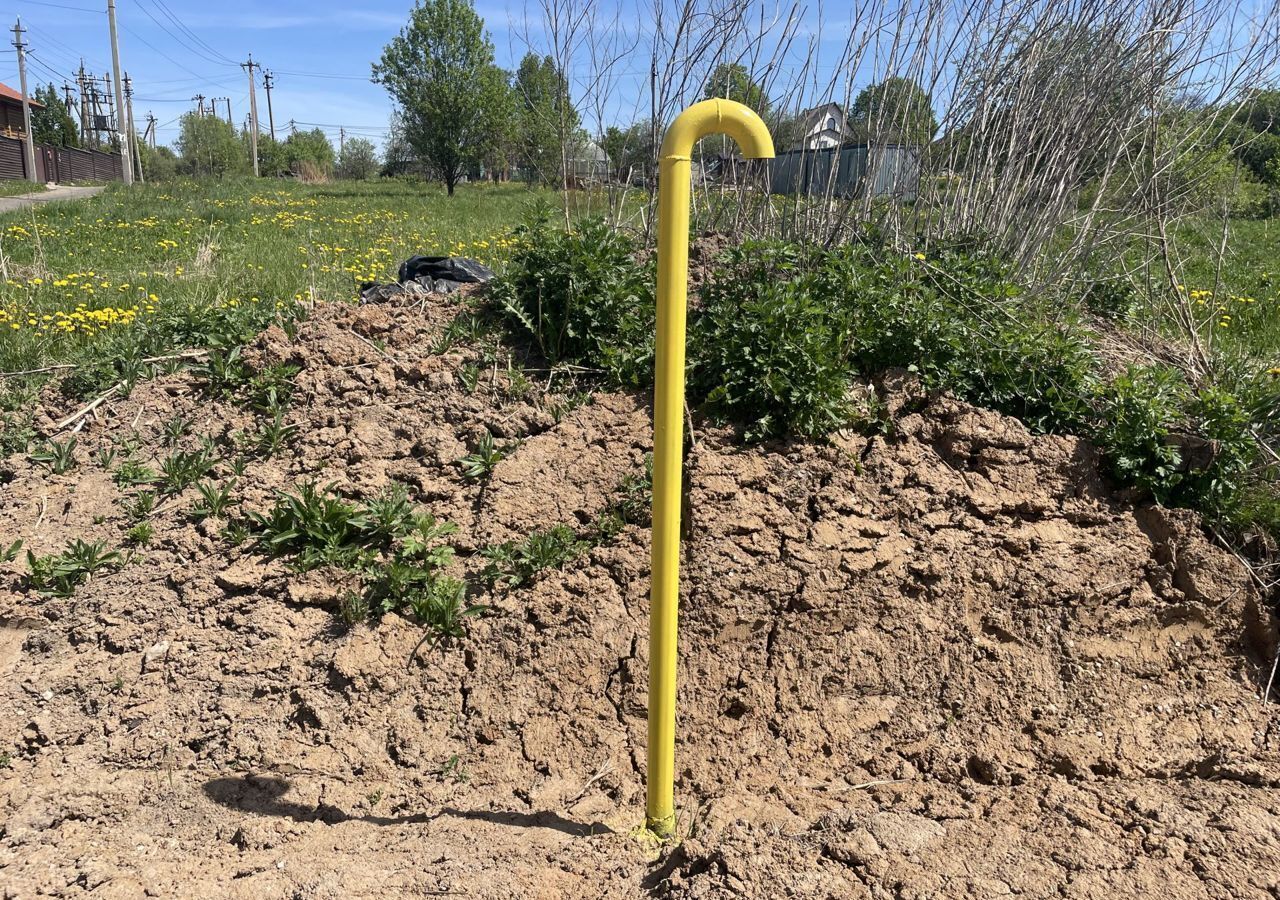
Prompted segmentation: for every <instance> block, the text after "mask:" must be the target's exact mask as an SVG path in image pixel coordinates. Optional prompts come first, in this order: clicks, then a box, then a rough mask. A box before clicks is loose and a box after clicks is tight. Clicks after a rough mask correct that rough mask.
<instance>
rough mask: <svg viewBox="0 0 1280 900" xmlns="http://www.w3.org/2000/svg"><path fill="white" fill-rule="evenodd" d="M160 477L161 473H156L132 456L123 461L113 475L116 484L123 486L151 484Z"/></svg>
mask: <svg viewBox="0 0 1280 900" xmlns="http://www.w3.org/2000/svg"><path fill="white" fill-rule="evenodd" d="M158 478H159V475H157V474H156V471H155V470H154V469H152V468H151V467H150V466H147V465H144V464H143V463H141V462H139V461H138V460H136V459H134V458H133V457H132V456H130V457H129V458H127V459H126V460H125V461H124V462H122V463H121V464H120V468H118V469H116V471H115V474H114V475H112V476H111V479H112V481H114V482H115V483H116V486H117V487H121V488H125V487H132V486H134V485H138V484H151V483H152V482H154V481H156V480H157V479H158Z"/></svg>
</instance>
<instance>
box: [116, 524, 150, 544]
mask: <svg viewBox="0 0 1280 900" xmlns="http://www.w3.org/2000/svg"><path fill="white" fill-rule="evenodd" d="M155 536H156V529H155V526H154V525H152V524H151V523H150V522H139V523H138V524H136V525H134V526H133V527H131V528H130V529H129V530H128V531H126V532H125V533H124V539H125V540H126V541H128V542H129V543H131V544H138V545H140V546H145V545H147V544H150V543H151V541H152V539H153V538H155Z"/></svg>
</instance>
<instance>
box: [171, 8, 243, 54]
mask: <svg viewBox="0 0 1280 900" xmlns="http://www.w3.org/2000/svg"><path fill="white" fill-rule="evenodd" d="M151 2H152V3H153V4H154V5H155V6H156V8H157V9H159V10H160V12H161V13H163V14H164V16H165V17H166V18H167V19H168V20H169V21H170V22H172V23H173V24H174V25H177V26H178V29H179V30H180V31H182V32H184V33H185V34H187V35H188V36H189V37H190V38H191V39H192V40H193V41H195V42H196V44H198V45H199V46H201V47H203V48H204V49H205V50H207V51H209V53H211V54H213V56H214V57H215V59H214V60H213V61H214V62H221V63H222V64H223V65H229V66H235V65H239V63H237V62H236V61H235V60H233V59H231V57H229V56H224V55H223V54H222V53H221V52H219V51H218V50H215V49H214V48H213V47H212V46H210V44H209V43H208V42H207V41H205V39H204V38H202V37H200V35H198V34H196V33H195V32H194V31H192V30H191V29H190V28H188V27H187V25H186V23H185V22H183V21H182V20H181V19H179V18H178V17H177V16H176V15H174V13H173V10H171V9H169V7H168V5H167V4H166V3H165V2H164V0H151Z"/></svg>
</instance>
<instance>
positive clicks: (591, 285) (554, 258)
mask: <svg viewBox="0 0 1280 900" xmlns="http://www.w3.org/2000/svg"><path fill="white" fill-rule="evenodd" d="M516 240H517V242H518V244H517V245H518V247H519V249H518V250H517V251H516V252H515V253H514V254H513V256H512V259H511V263H510V265H509V267H508V268H507V271H506V274H505V275H504V276H503V277H502V278H500V279H498V280H497V281H496V282H495V283H494V284H493V286H492V289H491V296H492V297H493V300H494V303H495V305H496V308H497V310H498V311H499V313H500V314H501V315H502V317H503V318H504V319H505V320H506V322H507V323H508V325H509V326H510V327H511V328H512V329H513V330H514V331H516V332H517V333H523V334H525V335H527V336H528V337H530V338H532V339H533V341H534V343H535V344H536V345H537V347H538V350H539V351H540V352H541V353H542V355H543V356H544V357H545V358H546V359H547V361H548V362H550V363H552V364H553V365H554V364H556V363H559V362H566V361H576V362H580V363H582V364H583V365H585V366H589V367H591V368H594V369H598V370H600V371H601V372H602V373H603V374H604V375H605V377H606V378H607V379H608V380H609V381H610V382H611V383H613V384H616V385H620V386H634V387H639V386H642V385H644V384H647V383H648V382H649V381H651V380H652V377H653V374H652V373H653V341H654V321H655V308H656V307H655V302H654V288H653V270H652V268H651V267H649V266H647V265H646V266H641V265H637V264H636V262H635V255H636V249H637V248H636V246H635V244H634V243H633V242H632V241H631V239H630V238H628V237H627V236H626V235H625V234H623V233H622V232H620V231H618V230H617V229H615V228H612V227H610V226H609V225H608V224H606V223H605V222H603V221H600V220H591V221H586V222H581V223H579V224H578V225H576V226H575V229H574V230H573V231H571V232H565V231H564V230H563V228H562V227H557V226H554V225H552V224H551V223H550V220H549V217H547V216H545V215H544V216H535V217H534V218H533V219H532V220H531V221H529V222H527V223H526V224H524V225H522V226H521V227H519V228H517V229H516Z"/></svg>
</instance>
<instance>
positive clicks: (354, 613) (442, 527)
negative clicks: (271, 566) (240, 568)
mask: <svg viewBox="0 0 1280 900" xmlns="http://www.w3.org/2000/svg"><path fill="white" fill-rule="evenodd" d="M248 524H249V529H250V531H251V533H252V534H254V535H256V536H257V538H258V542H259V545H260V546H261V547H262V548H263V549H265V550H266V551H268V552H269V553H271V554H273V555H281V554H286V553H288V554H293V555H294V557H295V559H294V565H295V566H297V567H298V568H299V569H300V570H303V571H306V570H308V569H314V568H317V567H319V566H334V567H337V568H340V569H345V570H347V571H349V572H351V573H353V574H354V575H356V576H357V578H358V579H359V581H360V585H361V589H360V591H358V592H355V593H354V594H353V593H351V592H347V593H344V594H342V595H341V596H340V597H339V598H338V601H339V612H340V614H341V616H342V618H343V619H344V621H346V622H348V623H349V624H350V623H353V622H357V621H363V620H364V619H365V618H367V617H368V616H369V614H370V612H371V611H373V610H377V611H380V612H391V611H393V610H395V611H407V612H409V613H410V614H412V615H413V616H414V617H415V618H417V619H418V620H419V621H420V622H422V623H423V624H424V625H425V626H426V627H427V629H428V634H429V635H433V636H434V637H435V639H436V643H439V642H441V641H445V640H448V639H450V638H454V637H460V636H461V635H462V633H463V626H462V622H463V620H464V619H466V618H468V617H470V616H473V615H475V614H477V613H478V612H479V611H480V608H479V607H467V606H466V605H465V602H464V601H465V593H466V588H465V585H463V584H462V582H460V581H458V580H457V579H454V578H451V577H449V576H447V575H444V574H443V573H442V572H441V570H442V569H443V568H445V567H446V566H448V565H449V563H450V562H451V561H452V559H453V548H452V547H449V546H447V545H445V544H443V543H441V542H442V541H443V540H444V539H445V538H447V537H448V536H449V535H452V534H454V533H456V532H457V527H456V526H455V525H453V524H452V523H450V522H441V521H438V520H437V519H436V518H434V517H433V516H431V515H429V514H427V513H424V512H420V511H419V510H417V509H416V508H414V506H413V505H412V504H411V503H410V502H409V500H408V495H407V494H406V492H405V490H404V488H403V487H400V486H396V487H394V488H392V489H390V490H389V491H387V492H385V493H383V494H381V495H379V496H377V497H375V498H373V499H371V500H369V501H367V502H366V503H351V502H348V501H345V500H343V499H341V498H340V497H338V496H336V495H335V494H334V493H333V491H332V488H331V487H329V488H323V489H321V488H319V487H317V486H316V484H315V483H313V482H304V483H302V484H300V485H299V486H298V488H297V492H296V493H293V494H290V493H287V492H283V491H282V492H279V493H277V495H276V502H275V504H274V505H273V506H272V507H271V508H270V509H269V510H267V511H266V512H264V513H250V514H249V516H248Z"/></svg>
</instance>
